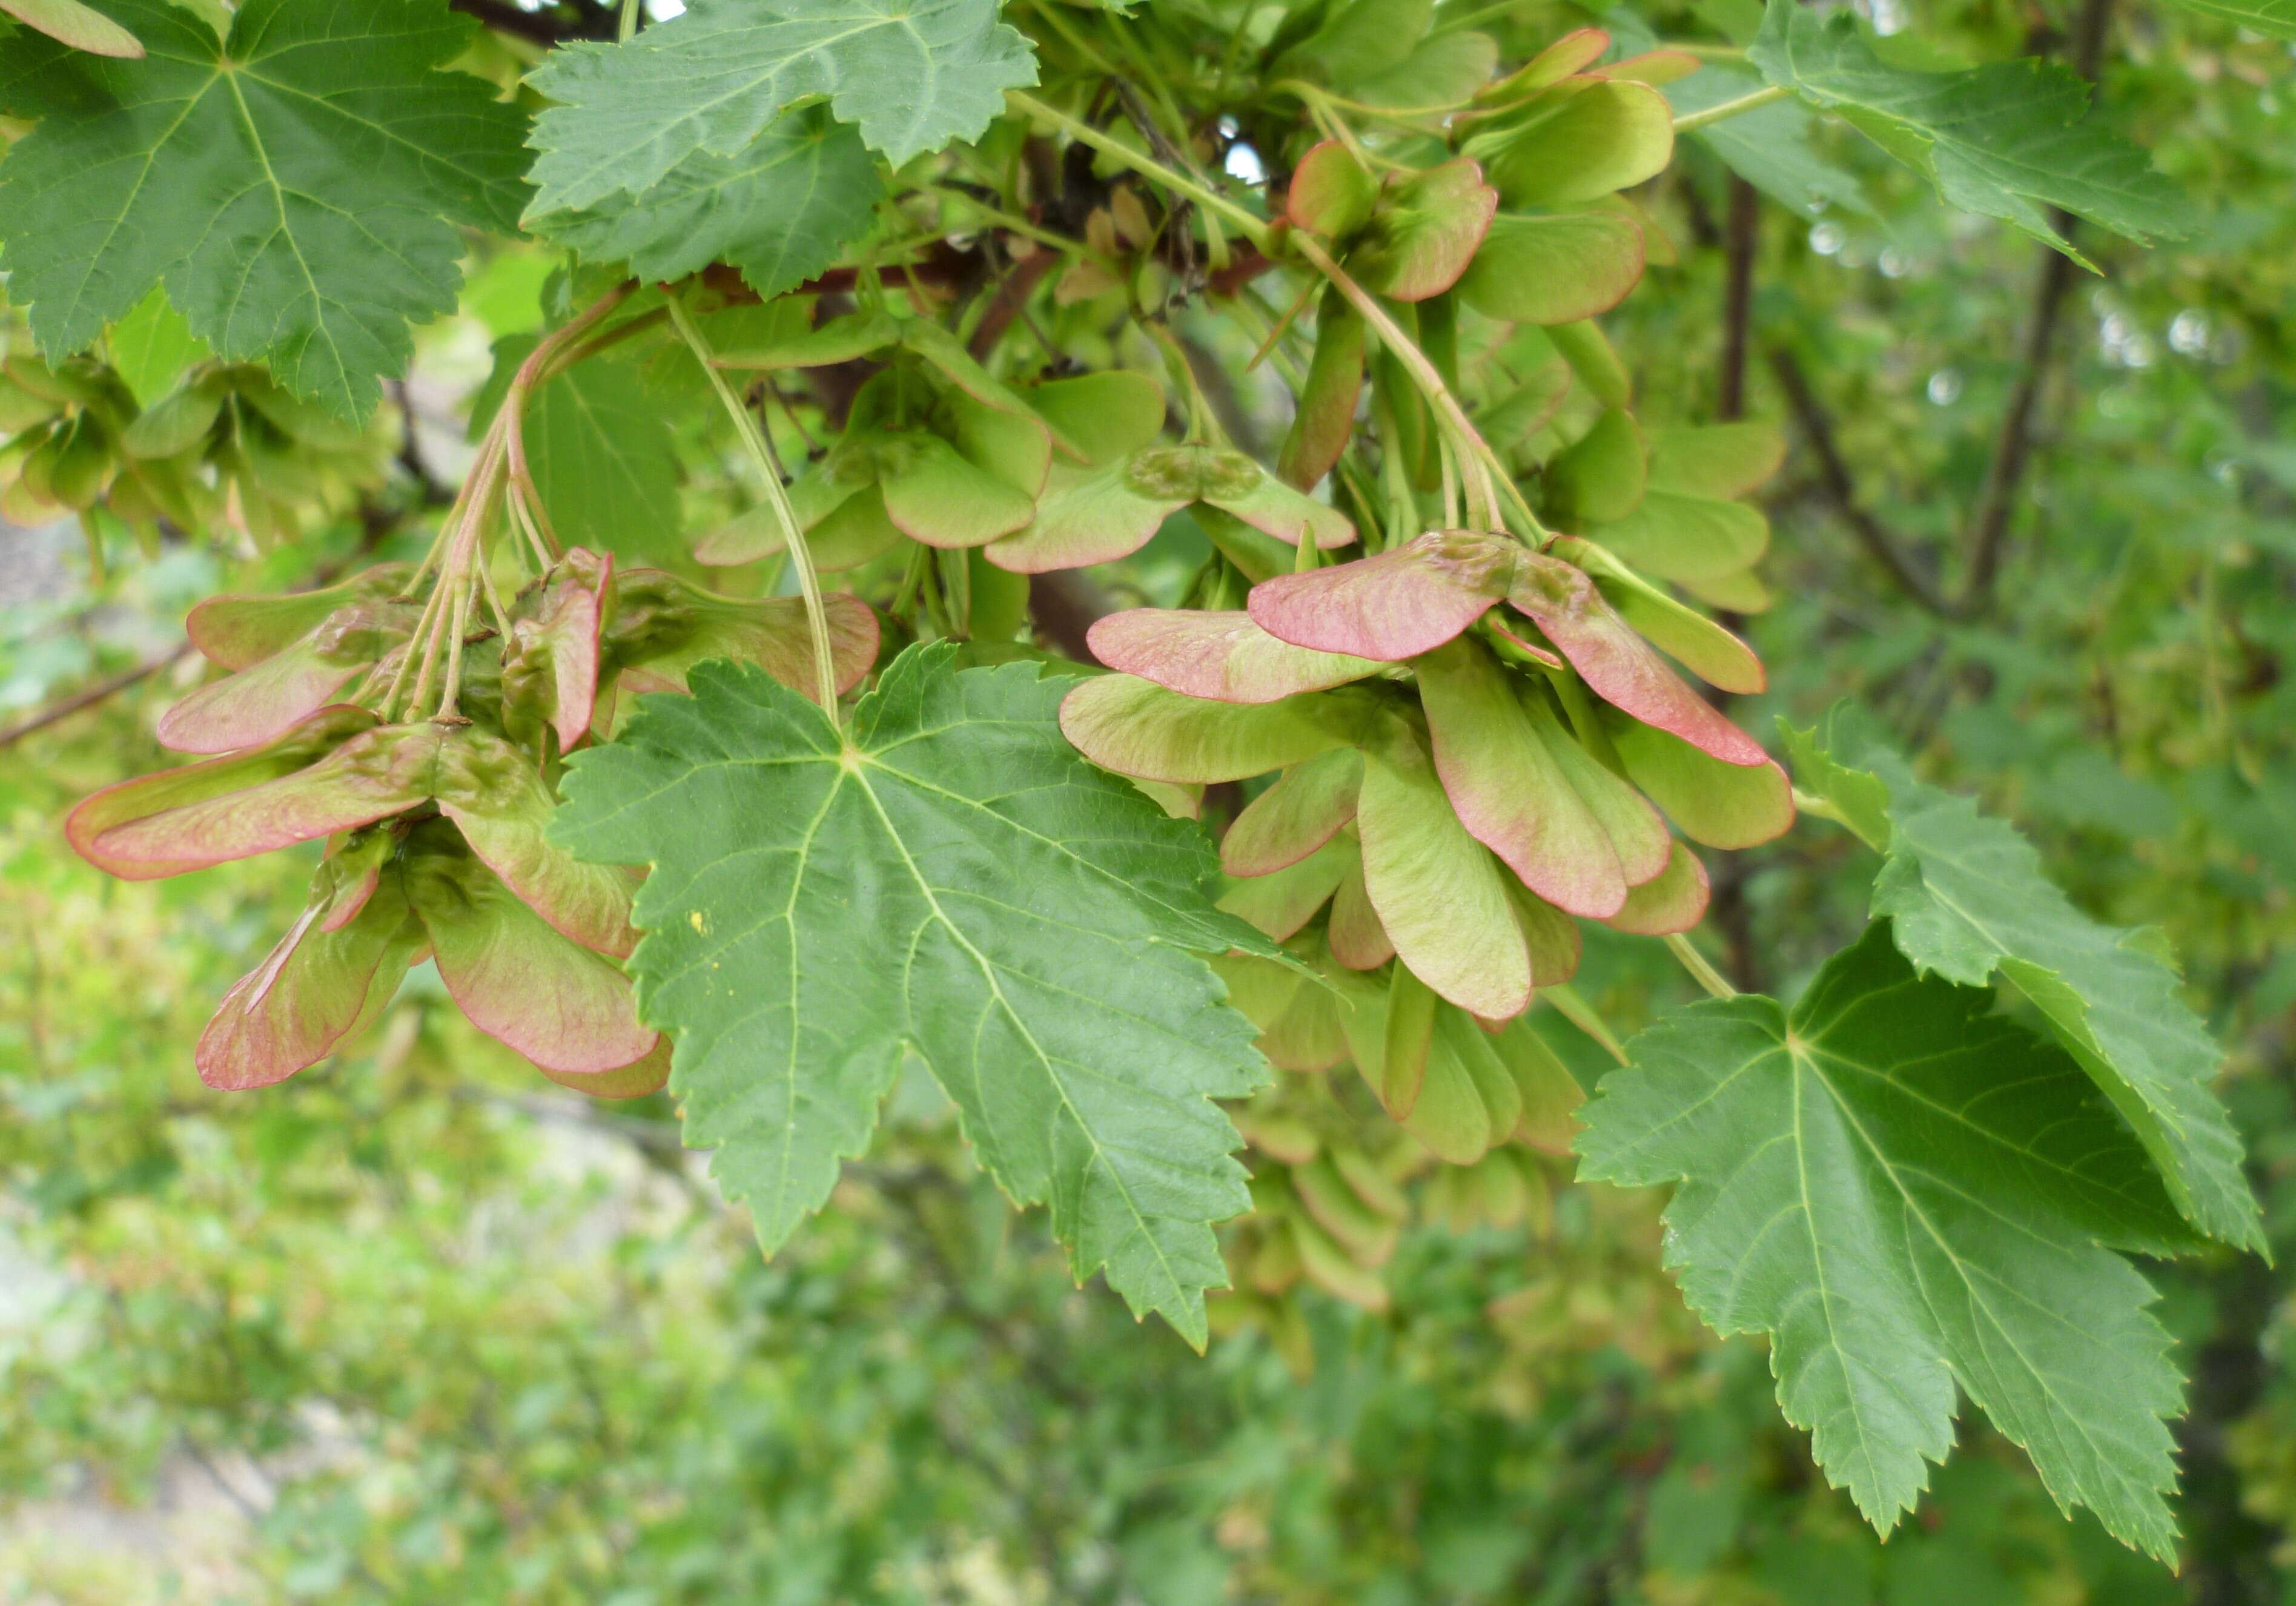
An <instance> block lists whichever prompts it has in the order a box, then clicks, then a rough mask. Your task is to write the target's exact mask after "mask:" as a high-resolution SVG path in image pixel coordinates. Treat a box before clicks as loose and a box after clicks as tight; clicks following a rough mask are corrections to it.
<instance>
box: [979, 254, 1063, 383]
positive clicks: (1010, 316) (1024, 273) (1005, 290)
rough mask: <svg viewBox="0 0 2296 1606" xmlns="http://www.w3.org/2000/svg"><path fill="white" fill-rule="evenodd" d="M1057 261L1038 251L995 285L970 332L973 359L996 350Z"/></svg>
mask: <svg viewBox="0 0 2296 1606" xmlns="http://www.w3.org/2000/svg"><path fill="white" fill-rule="evenodd" d="M1059 260H1060V258H1058V257H1056V256H1054V254H1053V253H1052V252H1051V251H1048V250H1038V251H1037V254H1036V255H1035V256H1033V257H1024V258H1021V260H1020V261H1018V262H1015V263H1014V264H1013V268H1012V271H1011V272H1010V273H1007V274H1005V276H1004V278H1002V279H1001V280H999V281H998V282H997V284H996V293H995V294H994V295H993V296H991V297H990V298H989V301H988V310H987V311H985V312H983V313H982V314H981V315H980V324H977V325H976V326H975V327H974V329H973V331H972V340H971V342H970V347H971V349H972V355H973V356H975V357H976V358H979V357H985V356H988V354H989V353H990V352H991V351H993V350H995V349H996V342H997V341H999V340H1003V339H1004V338H1005V331H1006V330H1007V329H1010V328H1011V327H1012V326H1013V320H1014V319H1015V318H1017V317H1019V316H1020V315H1021V310H1022V309H1023V308H1024V307H1027V306H1028V305H1029V296H1030V295H1032V294H1033V293H1035V291H1036V288H1037V282H1038V281H1039V280H1041V279H1043V278H1044V276H1045V275H1046V274H1047V273H1049V272H1051V271H1052V267H1053V265H1054V263H1056V262H1058V261H1059Z"/></svg>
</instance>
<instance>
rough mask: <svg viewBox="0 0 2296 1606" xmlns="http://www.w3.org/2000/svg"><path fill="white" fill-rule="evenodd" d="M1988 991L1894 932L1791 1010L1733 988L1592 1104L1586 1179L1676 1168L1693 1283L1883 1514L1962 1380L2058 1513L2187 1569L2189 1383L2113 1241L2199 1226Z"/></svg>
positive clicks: (1868, 1509) (1677, 1234) (1647, 1177)
mask: <svg viewBox="0 0 2296 1606" xmlns="http://www.w3.org/2000/svg"><path fill="white" fill-rule="evenodd" d="M1991 1002H1992V1000H1991V996H1990V995H1989V994H1988V993H1986V992H1983V991H1980V990H1977V989H1974V988H1968V987H1955V986H1953V985H1952V984H1951V983H1950V982H1947V981H1944V980H1941V979H1937V978H1934V977H1932V978H1930V979H1919V978H1917V977H1915V974H1914V971H1913V969H1912V967H1911V966H1910V965H1908V964H1907V962H1906V960H1905V958H1904V957H1903V955H1899V954H1898V952H1897V951H1896V950H1895V948H1894V947H1893V946H1891V942H1890V934H1889V930H1888V928H1887V926H1886V925H1885V924H1883V923H1882V922H1876V923H1875V924H1874V926H1872V927H1871V928H1869V929H1868V930H1867V932H1866V936H1865V938H1863V939H1862V940H1861V941H1859V942H1858V943H1857V945H1856V946H1853V947H1851V948H1849V949H1848V950H1846V951H1844V952H1843V953H1841V954H1838V955H1835V956H1834V957H1833V960H1832V961H1830V962H1829V963H1827V964H1826V966H1825V969H1824V970H1822V971H1819V973H1818V975H1817V978H1816V980H1814V981H1813V982H1811V984H1810V987H1809V990H1808V992H1807V993H1805V994H1804V995H1803V996H1802V998H1801V1001H1800V1003H1799V1004H1796V1005H1795V1006H1794V1007H1793V1009H1792V1011H1791V1012H1789V1011H1787V1010H1786V1009H1784V1007H1782V1006H1781V1005H1780V1004H1778V1003H1777V1002H1776V1001H1775V1000H1774V999H1769V998H1762V997H1755V996H1741V997H1737V998H1732V999H1727V1000H1722V1001H1717V1002H1711V1003H1707V1004H1697V1005H1694V1006H1693V1007H1692V1008H1690V1009H1687V1010H1684V1011H1681V1012H1678V1013H1677V1014H1675V1015H1673V1016H1670V1017H1669V1018H1667V1019H1665V1020H1661V1021H1660V1022H1659V1023H1658V1024H1657V1025H1656V1026H1653V1027H1652V1028H1650V1029H1649V1030H1648V1031H1645V1032H1644V1033H1643V1034H1642V1035H1641V1036H1640V1037H1636V1039H1635V1040H1634V1041H1633V1042H1632V1043H1631V1044H1630V1045H1628V1057H1629V1061H1630V1062H1629V1064H1628V1067H1627V1068H1626V1069H1621V1070H1619V1071H1616V1072H1614V1073H1612V1074H1611V1076H1609V1077H1605V1078H1604V1079H1603V1083H1602V1085H1601V1088H1600V1091H1599V1093H1598V1094H1597V1096H1596V1097H1595V1100H1594V1101H1593V1102H1590V1103H1588V1104H1587V1105H1586V1106H1584V1107H1583V1108H1582V1110H1580V1115H1581V1117H1582V1118H1583V1119H1584V1120H1585V1121H1586V1122H1587V1130H1586V1131H1584V1132H1583V1133H1581V1134H1580V1135H1579V1143H1578V1148H1579V1153H1580V1154H1581V1155H1582V1156H1583V1157H1585V1167H1584V1170H1583V1173H1582V1174H1583V1175H1585V1176H1590V1177H1596V1178H1600V1179H1603V1180H1606V1181H1610V1182H1616V1183H1623V1184H1629V1185H1634V1186H1647V1185H1651V1184H1660V1183H1666V1182H1674V1181H1677V1180H1678V1181H1679V1182H1680V1184H1681V1185H1680V1187H1679V1188H1678V1189H1677V1192H1676V1193H1675V1197H1674V1200H1673V1202H1672V1203H1671V1204H1670V1205H1669V1207H1668V1208H1667V1212H1666V1226H1667V1236H1666V1241H1667V1263H1668V1265H1669V1266H1670V1267H1672V1268H1674V1269H1675V1271H1676V1272H1677V1275H1678V1277H1679V1280H1680V1282H1681V1284H1682V1291H1683V1295H1684V1297H1685V1299H1687V1300H1688V1301H1689V1302H1690V1304H1691V1306H1692V1307H1693V1308H1694V1309H1695V1310H1696V1311H1697V1312H1698V1313H1699V1315H1701V1316H1702V1317H1703V1318H1704V1319H1705V1320H1706V1322H1707V1323H1708V1324H1709V1325H1710V1326H1712V1327H1713V1328H1714V1329H1715V1330H1716V1331H1717V1332H1723V1333H1733V1332H1766V1333H1767V1334H1769V1335H1770V1339H1771V1344H1772V1349H1771V1360H1770V1366H1771V1370H1772V1371H1773V1372H1775V1374H1776V1376H1777V1381H1778V1404H1779V1405H1780V1406H1781V1408H1783V1410H1784V1413H1785V1414H1786V1417H1787V1420H1789V1421H1790V1422H1793V1423H1794V1424H1795V1425H1796V1426H1798V1427H1800V1428H1804V1429H1807V1430H1809V1431H1810V1433H1811V1436H1812V1448H1813V1449H1814V1451H1815V1453H1816V1457H1817V1461H1818V1464H1819V1465H1820V1466H1822V1467H1824V1468H1825V1473H1826V1477H1827V1478H1828V1479H1829V1480H1830V1481H1832V1482H1833V1484H1834V1485H1835V1486H1836V1487H1843V1486H1847V1487H1848V1488H1849V1493H1850V1495H1851V1497H1852V1498H1853V1499H1855V1500H1856V1501H1857V1504H1858V1507H1859V1509H1860V1510H1862V1511H1863V1512H1865V1513H1866V1517H1867V1518H1868V1519H1869V1520H1871V1521H1872V1522H1873V1523H1874V1526H1875V1527H1876V1528H1880V1529H1881V1530H1882V1532H1884V1533H1887V1532H1888V1531H1889V1530H1890V1528H1892V1527H1894V1526H1895V1524H1896V1522H1897V1520H1898V1516H1899V1515H1900V1514H1901V1513H1902V1512H1905V1511H1906V1510H1907V1509H1908V1508H1910V1507H1911V1506H1912V1505H1913V1504H1914V1502H1915V1499H1916V1497H1917V1496H1918V1495H1920V1493H1921V1491H1922V1489H1923V1487H1925V1486H1926V1484H1927V1482H1928V1477H1929V1472H1928V1467H1927V1465H1926V1463H1929V1462H1942V1461H1943V1460H1944V1459H1945V1457H1946V1454H1948V1451H1949V1450H1950V1449H1951V1448H1952V1445H1953V1419H1954V1413H1955V1407H1956V1386H1958V1388H1959V1389H1960V1390H1961V1391H1962V1392H1964V1393H1966V1394H1967V1395H1968V1396H1969V1397H1971V1398H1972V1399H1973V1400H1974V1401H1976V1402H1977V1404H1978V1405H1980V1406H1982V1407H1983V1409H1984V1411H1985V1413H1986V1414H1987V1415H1988V1416H1989V1418H1990V1419H1991V1420H1992V1422H1993V1424H1994V1426H1995V1427H1997V1428H1998V1429H1999V1430H2001V1431H2002V1432H2003V1433H2004V1434H2005V1435H2006V1436H2007V1437H2008V1438H2011V1439H2012V1440H2013V1441H2015V1442H2016V1443H2017V1444H2019V1445H2021V1446H2023V1447H2024V1448H2025V1450H2026V1452H2027V1453H2028V1454H2030V1456H2031V1457H2032V1459H2033V1464H2034V1466H2035V1467H2036V1468H2038V1470H2039V1471H2040V1474H2041V1479H2042V1481H2043V1482H2044V1483H2045V1484H2046V1485H2047V1486H2048V1488H2049V1492H2050V1493H2051V1494H2052V1495H2054V1496H2055V1498H2056V1501H2057V1503H2058V1504H2059V1505H2060V1506H2061V1507H2063V1508H2065V1509H2066V1510H2067V1511H2068V1512H2070V1510H2071V1507H2072V1506H2073V1505H2075V1504H2080V1505H2086V1506H2087V1507H2089V1508H2090V1509H2091V1510H2092V1511H2094V1512H2096V1514H2097V1515H2098V1516H2099V1517H2100V1518H2102V1519H2103V1521H2104V1525H2105V1526H2106V1527H2107V1528H2110V1529H2111V1530H2112V1532H2113V1533H2115V1534H2116V1535H2118V1536H2120V1537H2121V1538H2122V1539H2124V1540H2127V1541H2128V1543H2130V1544H2132V1545H2140V1546H2142V1547H2143V1548H2144V1549H2145V1550H2147V1551H2149V1552H2151V1553H2153V1555H2155V1556H2158V1557H2160V1558H2161V1559H2162V1560H2164V1561H2168V1560H2172V1559H2173V1557H2174V1553H2175V1551H2174V1545H2175V1538H2176V1529H2175V1525H2174V1523H2173V1522H2172V1520H2170V1517H2169V1508H2168V1504H2167V1502H2166V1501H2165V1499H2164V1498H2163V1495H2164V1492H2165V1491H2168V1490H2170V1489H2172V1488H2173V1487H2175V1483H2176V1466H2175V1462H2174V1459H2173V1449H2174V1446H2173V1444H2172V1441H2171V1440H2170V1438H2169V1430H2168V1428H2167V1426H2166V1425H2165V1423H2164V1421H2163V1419H2164V1418H2166V1417H2168V1416H2170V1415H2173V1414H2175V1413H2177V1411H2179V1410H2180V1409H2181V1408H2182V1404H2181V1402H2182V1382H2181V1380H2180V1379H2179V1377H2178V1376H2177V1371H2176V1368H2175V1367H2174V1366H2173V1365H2171V1364H2169V1359H2168V1357H2167V1354H2166V1351H2167V1350H2168V1348H2169V1335H2168V1333H2167V1332H2166V1331H2165V1330H2164V1329H2163V1328H2162V1327H2161V1324H2160V1323H2158V1322H2157V1321H2155V1320H2154V1319H2153V1316H2152V1315H2150V1314H2149V1313H2148V1312H2147V1311H2146V1309H2145V1307H2146V1306H2147V1305H2149V1304H2150V1303H2151V1302H2152V1300H2153V1291H2152V1289H2151V1288H2149V1287H2148V1286H2147V1285H2146V1284H2145V1282H2144V1279H2143V1278H2142V1277H2140V1276H2139V1275H2138V1274H2136V1271H2135V1270H2134V1269H2133V1268H2132V1267H2131V1266H2129V1265H2128V1262H2127V1261H2125V1260H2123V1259H2122V1258H2120V1255H2118V1254H2116V1253H2114V1252H2113V1250H2112V1248H2109V1247H2106V1246H2108V1245H2112V1246H2119V1247H2125V1248H2132V1249H2140V1250H2159V1249H2161V1248H2165V1247H2170V1246H2173V1245H2174V1244H2176V1243H2177V1241H2178V1240H2179V1239H2180V1237H2181V1236H2182V1235H2183V1234H2182V1229H2181V1226H2180V1224H2179V1223H2178V1221H2177V1217H2176V1214H2175V1212H2174V1210H2173V1209H2171V1207H2170V1205H2169V1200H2168V1199H2167V1197H2166V1196H2165V1195H2164V1194H2163V1192H2161V1186H2160V1184H2159V1181H2158V1179H2157V1177H2156V1176H2155V1175H2154V1173H2153V1168H2152V1167H2151V1166H2150V1165H2149V1164H2148V1163H2147V1162H2146V1159H2145V1156H2144V1151H2143V1150H2142V1149H2140V1148H2139V1147H2138V1146H2137V1144H2136V1142H2135V1140H2134V1139H2133V1138H2132V1137H2130V1135H2129V1134H2128V1129H2127V1128H2126V1127H2124V1126H2123V1125H2122V1124H2121V1122H2120V1119H2119V1118H2118V1117H2117V1116H2116V1115H2115V1114H2114V1112H2113V1110H2112V1106H2111V1105H2110V1104H2108V1103H2107V1102H2105V1101H2104V1100H2103V1098H2102V1097H2101V1096H2099V1094H2098V1093H2097V1091H2096V1089H2095V1086H2092V1085H2091V1083H2090V1082H2089V1080H2088V1078H2087V1077H2085V1076H2083V1075H2082V1074H2081V1070H2080V1068H2079V1066H2077V1065H2076V1064H2074V1063H2073V1061H2071V1059H2070V1058H2069V1057H2068V1056H2067V1055H2066V1054H2065V1053H2063V1052H2062V1050H2060V1049H2058V1048H2057V1047H2056V1045H2054V1044H2052V1043H2050V1042H2048V1041H2047V1040H2046V1039H2044V1038H2041V1037H2036V1036H2035V1035H2034V1034H2032V1033H2031V1032H2029V1031H2027V1030H2026V1029H2024V1028H2022V1027H2020V1026H2017V1025H2015V1024H2013V1023H2012V1022H2010V1021H2007V1020H2002V1019H2000V1018H1998V1017H1997V1016H1990V1015H1989V1014H1988V1013H1987V1012H1988V1010H1989V1008H1990V1007H1991Z"/></svg>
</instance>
